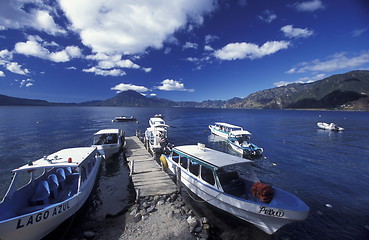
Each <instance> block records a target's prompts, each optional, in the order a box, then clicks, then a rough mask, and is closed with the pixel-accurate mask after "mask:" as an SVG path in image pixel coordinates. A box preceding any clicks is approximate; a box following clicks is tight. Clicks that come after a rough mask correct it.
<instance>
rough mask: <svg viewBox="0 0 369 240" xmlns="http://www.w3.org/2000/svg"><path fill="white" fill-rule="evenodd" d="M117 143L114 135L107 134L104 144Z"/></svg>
mask: <svg viewBox="0 0 369 240" xmlns="http://www.w3.org/2000/svg"><path fill="white" fill-rule="evenodd" d="M117 142H118V136H117V135H116V134H108V137H107V139H106V144H114V143H117Z"/></svg>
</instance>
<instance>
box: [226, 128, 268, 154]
mask: <svg viewBox="0 0 369 240" xmlns="http://www.w3.org/2000/svg"><path fill="white" fill-rule="evenodd" d="M250 137H251V133H250V132H249V131H245V130H237V131H232V132H230V133H229V135H228V139H227V142H228V144H229V146H231V148H232V149H233V150H234V151H236V152H238V153H240V154H242V156H243V157H249V158H256V157H260V156H261V155H262V154H263V149H262V148H260V147H258V146H256V145H255V144H253V143H251V142H250V141H249V140H250Z"/></svg>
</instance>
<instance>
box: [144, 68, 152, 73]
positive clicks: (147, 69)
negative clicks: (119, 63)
mask: <svg viewBox="0 0 369 240" xmlns="http://www.w3.org/2000/svg"><path fill="white" fill-rule="evenodd" d="M142 70H144V72H147V73H149V72H151V70H152V68H142Z"/></svg>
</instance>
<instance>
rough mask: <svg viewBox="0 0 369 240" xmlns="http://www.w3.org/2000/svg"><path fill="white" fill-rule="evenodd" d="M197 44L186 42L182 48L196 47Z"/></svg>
mask: <svg viewBox="0 0 369 240" xmlns="http://www.w3.org/2000/svg"><path fill="white" fill-rule="evenodd" d="M198 46H199V45H198V44H197V43H192V42H186V43H185V45H184V46H183V49H187V48H193V49H197V48H198Z"/></svg>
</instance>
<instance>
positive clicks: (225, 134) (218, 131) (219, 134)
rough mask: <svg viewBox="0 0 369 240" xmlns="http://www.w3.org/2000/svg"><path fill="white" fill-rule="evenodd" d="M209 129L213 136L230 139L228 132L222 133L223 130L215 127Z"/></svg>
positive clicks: (211, 126)
mask: <svg viewBox="0 0 369 240" xmlns="http://www.w3.org/2000/svg"><path fill="white" fill-rule="evenodd" d="M209 129H210V131H211V133H212V134H215V135H218V136H220V137H222V138H225V139H227V138H228V132H224V131H221V130H219V129H217V128H216V127H215V126H214V125H209Z"/></svg>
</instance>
